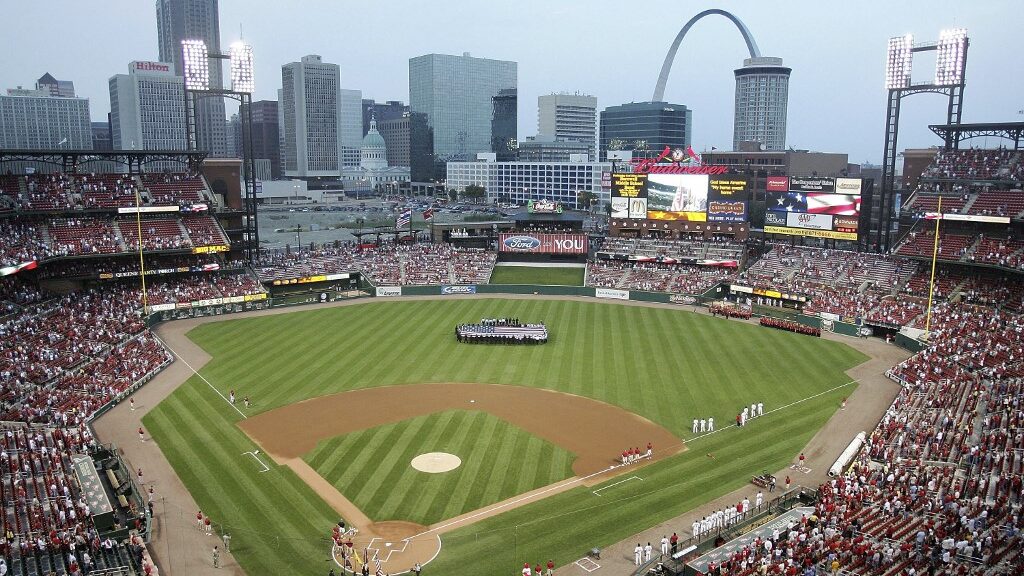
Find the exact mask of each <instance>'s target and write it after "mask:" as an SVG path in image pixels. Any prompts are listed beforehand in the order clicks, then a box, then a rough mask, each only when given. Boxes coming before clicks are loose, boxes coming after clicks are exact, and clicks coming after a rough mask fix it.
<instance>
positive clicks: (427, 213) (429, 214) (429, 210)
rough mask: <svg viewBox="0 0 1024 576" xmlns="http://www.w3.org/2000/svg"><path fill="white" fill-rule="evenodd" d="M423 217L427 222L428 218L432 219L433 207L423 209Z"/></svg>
mask: <svg viewBox="0 0 1024 576" xmlns="http://www.w3.org/2000/svg"><path fill="white" fill-rule="evenodd" d="M423 219H424V220H426V221H428V222H429V221H430V220H433V219H434V209H433V208H427V209H426V210H424V211H423Z"/></svg>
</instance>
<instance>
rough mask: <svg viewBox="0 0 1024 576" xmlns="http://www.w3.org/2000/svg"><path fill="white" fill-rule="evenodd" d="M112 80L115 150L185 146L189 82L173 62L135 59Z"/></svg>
mask: <svg viewBox="0 0 1024 576" xmlns="http://www.w3.org/2000/svg"><path fill="white" fill-rule="evenodd" d="M109 84H110V135H111V140H112V141H113V144H114V149H115V150H184V149H185V82H184V80H183V79H182V77H181V76H178V75H177V74H175V73H174V67H173V66H172V65H171V64H170V63H169V62H132V63H131V64H130V65H129V68H128V74H117V75H116V76H112V77H111V78H110V82H109Z"/></svg>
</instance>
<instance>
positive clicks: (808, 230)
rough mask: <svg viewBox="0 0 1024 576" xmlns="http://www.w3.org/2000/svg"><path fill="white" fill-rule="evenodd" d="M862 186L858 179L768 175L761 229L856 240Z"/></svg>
mask: <svg viewBox="0 0 1024 576" xmlns="http://www.w3.org/2000/svg"><path fill="white" fill-rule="evenodd" d="M862 185H863V182H862V181H861V179H860V178H831V177H821V176H813V177H803V176H770V177H769V178H768V182H767V185H766V188H767V196H766V198H765V200H766V203H765V215H764V231H765V232H766V233H768V234H788V235H790V236H813V237H816V238H829V239H833V240H857V234H858V226H859V222H860V210H861V187H862Z"/></svg>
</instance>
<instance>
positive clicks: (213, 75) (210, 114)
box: [156, 0, 229, 156]
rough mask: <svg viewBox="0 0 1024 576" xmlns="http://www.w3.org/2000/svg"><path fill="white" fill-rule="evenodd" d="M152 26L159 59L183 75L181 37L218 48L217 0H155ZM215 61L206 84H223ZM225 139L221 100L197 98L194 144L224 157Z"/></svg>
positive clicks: (226, 141) (211, 48) (225, 132)
mask: <svg viewBox="0 0 1024 576" xmlns="http://www.w3.org/2000/svg"><path fill="white" fill-rule="evenodd" d="M156 26H157V36H158V41H159V45H160V61H161V62H170V63H172V64H173V66H174V73H175V74H177V75H178V76H184V67H183V65H182V52H181V41H182V40H202V41H203V42H205V43H206V48H207V49H208V50H209V51H210V52H215V53H219V52H220V51H221V49H220V14H219V12H218V5H217V0H156ZM216 62H219V61H217V60H215V61H211V65H210V86H211V87H214V88H220V87H221V86H222V85H223V81H222V71H221V68H220V66H219V65H217V64H216ZM182 98H184V96H182ZM227 138H228V136H227V124H226V123H225V113H224V99H223V98H216V97H209V98H200V99H198V100H197V101H196V146H197V147H198V148H199V149H200V150H206V151H208V152H209V153H210V154H212V155H214V156H227V154H228V151H229V150H228V149H229V146H228V140H227Z"/></svg>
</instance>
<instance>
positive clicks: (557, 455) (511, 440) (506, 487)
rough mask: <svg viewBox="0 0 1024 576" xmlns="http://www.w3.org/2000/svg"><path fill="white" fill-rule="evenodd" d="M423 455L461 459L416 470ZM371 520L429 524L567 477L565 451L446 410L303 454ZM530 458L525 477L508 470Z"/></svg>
mask: <svg viewBox="0 0 1024 576" xmlns="http://www.w3.org/2000/svg"><path fill="white" fill-rule="evenodd" d="M427 452H448V453H450V454H455V455H456V456H458V457H459V458H461V459H462V465H461V466H459V467H458V468H456V469H455V470H452V471H450V472H444V473H441V474H428V473H425V472H419V471H417V470H416V469H414V468H413V467H412V466H410V465H409V462H410V461H411V460H412V459H413V458H414V457H416V456H418V455H420V454H425V453H427ZM304 460H306V462H308V463H309V465H310V466H312V467H313V469H314V470H316V471H317V472H318V473H319V474H320V475H321V476H323V477H324V478H326V479H327V481H329V482H330V483H331V484H333V485H334V486H335V487H336V488H337V489H338V490H339V491H340V492H342V493H343V494H345V495H346V496H347V497H348V498H349V500H351V501H352V502H353V503H354V504H355V505H356V506H359V509H360V510H362V511H363V512H364V513H366V515H367V516H369V517H370V518H371V519H373V520H376V521H379V520H408V521H410V522H416V523H418V524H423V525H425V526H426V525H430V524H433V523H435V522H438V521H439V520H444V519H447V518H454V517H455V516H458V515H460V514H463V513H465V512H469V511H472V510H477V509H480V508H483V507H484V506H487V505H488V504H494V503H495V502H500V501H502V500H505V499H506V498H511V497H512V496H515V495H516V494H522V493H524V492H529V491H530V490H533V489H534V488H540V487H541V486H547V485H548V484H553V483H555V482H558V481H559V480H564V479H565V478H569V477H571V476H572V460H573V455H572V454H571V453H569V452H567V451H565V450H563V449H561V448H559V447H558V446H555V445H554V444H551V443H549V442H546V441H544V440H542V439H540V438H538V437H536V436H534V435H532V434H530V433H529V432H527V431H525V430H523V429H521V428H519V427H517V426H513V425H512V424H509V423H508V422H506V421H504V420H501V419H500V418H497V417H495V416H491V415H490V414H487V413H484V412H477V411H465V410H450V411H446V412H440V413H437V414H430V415H427V416H419V417H417V418H412V419H410V420H405V421H403V422H398V423H395V424H387V425H385V426H378V427H376V428H372V429H370V430H362V431H359V432H353V433H351V434H346V435H344V436H339V437H337V438H332V439H330V440H326V441H323V442H320V443H319V444H317V447H316V449H314V450H313V451H312V452H310V453H309V454H307V455H306V456H305V458H304ZM527 462H529V463H530V469H531V470H532V471H533V473H532V474H509V473H508V471H509V470H508V465H509V464H516V465H522V464H524V463H527Z"/></svg>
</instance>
